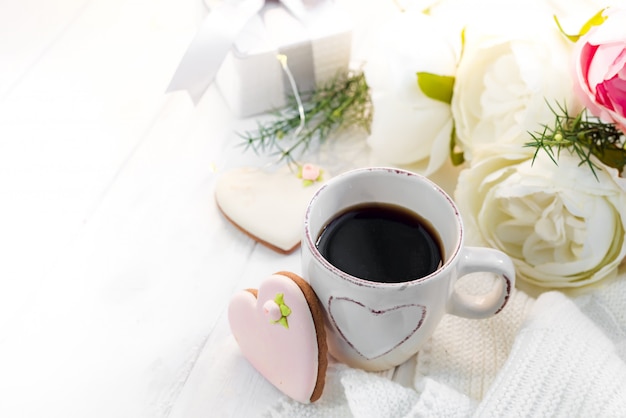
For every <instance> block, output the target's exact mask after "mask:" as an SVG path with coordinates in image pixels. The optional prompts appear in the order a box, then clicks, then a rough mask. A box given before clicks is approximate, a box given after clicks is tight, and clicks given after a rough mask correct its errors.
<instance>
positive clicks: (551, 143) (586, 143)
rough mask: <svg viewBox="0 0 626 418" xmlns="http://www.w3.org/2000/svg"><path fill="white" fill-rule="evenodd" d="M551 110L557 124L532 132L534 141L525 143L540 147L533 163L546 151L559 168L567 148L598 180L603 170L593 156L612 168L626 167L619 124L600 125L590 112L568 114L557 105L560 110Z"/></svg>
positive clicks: (601, 123) (544, 126)
mask: <svg viewBox="0 0 626 418" xmlns="http://www.w3.org/2000/svg"><path fill="white" fill-rule="evenodd" d="M548 107H549V108H550V110H551V111H552V113H553V114H554V117H555V119H554V124H553V125H551V126H549V125H543V130H542V131H537V132H534V133H533V132H530V136H531V137H532V139H533V142H528V143H526V144H525V146H527V147H534V148H536V151H535V154H534V156H533V162H534V161H535V159H536V158H537V155H538V153H539V151H540V150H543V151H545V152H546V153H547V154H548V156H549V157H550V159H551V160H552V161H553V162H554V163H555V164H557V165H558V162H557V161H558V157H559V154H560V152H561V150H563V149H566V150H569V151H570V152H572V153H573V154H575V155H576V156H578V158H580V165H587V166H588V167H589V168H590V169H591V171H592V173H593V175H594V176H595V177H596V179H597V178H598V175H597V173H596V169H600V167H599V166H598V165H597V164H594V162H593V161H592V157H591V156H592V155H593V156H595V157H597V158H598V160H600V161H601V162H602V163H604V164H606V165H607V166H609V167H613V168H616V169H618V170H619V171H620V172H621V171H622V169H623V168H624V165H626V150H625V149H624V141H625V138H624V133H623V132H621V131H620V130H619V129H618V128H617V127H616V126H615V124H612V123H604V122H600V121H599V120H598V119H597V118H595V117H590V116H589V115H588V113H587V110H586V109H583V110H582V111H581V112H580V113H578V114H577V115H575V116H571V115H570V114H569V113H568V110H567V106H565V105H561V104H558V103H557V108H556V109H555V108H554V107H552V106H550V104H549V103H548Z"/></svg>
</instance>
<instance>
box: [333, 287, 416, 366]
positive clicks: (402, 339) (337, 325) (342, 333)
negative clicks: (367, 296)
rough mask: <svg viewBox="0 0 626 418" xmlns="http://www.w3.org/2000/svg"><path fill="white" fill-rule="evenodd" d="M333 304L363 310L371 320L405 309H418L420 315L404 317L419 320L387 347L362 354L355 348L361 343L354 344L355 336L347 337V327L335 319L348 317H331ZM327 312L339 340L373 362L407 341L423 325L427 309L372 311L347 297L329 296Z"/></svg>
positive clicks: (401, 307) (396, 307)
mask: <svg viewBox="0 0 626 418" xmlns="http://www.w3.org/2000/svg"><path fill="white" fill-rule="evenodd" d="M333 302H335V306H336V304H337V303H340V302H341V303H343V304H344V306H351V307H354V308H355V309H360V310H361V311H363V310H365V311H366V312H367V314H368V316H371V317H373V318H382V317H383V316H386V315H392V314H394V313H395V314H397V313H400V311H401V310H406V309H411V308H417V309H419V310H420V311H421V315H419V314H417V315H415V314H413V315H410V316H409V315H406V316H404V317H405V318H406V317H414V318H419V319H418V321H417V323H416V324H415V325H414V326H413V327H412V328H410V329H408V330H407V329H404V330H401V332H399V333H398V335H399V337H397V338H395V339H394V341H393V342H392V343H391V344H390V345H389V346H388V347H384V348H383V349H382V350H380V349H379V350H378V351H374V352H373V353H372V352H370V353H364V351H365V350H364V349H363V348H361V349H357V348H356V347H357V346H360V347H364V345H363V343H362V342H361V343H357V344H355V342H354V337H355V335H349V334H351V333H350V332H349V331H348V329H349V327H348V326H347V324H342V322H344V321H341V320H339V321H338V320H337V318H347V317H349V316H350V315H340V316H335V315H333ZM344 309H345V308H344ZM350 309H352V308H350ZM327 310H328V313H329V317H330V320H331V322H332V325H333V326H334V327H335V329H336V330H337V332H338V333H339V335H340V336H341V338H342V339H343V340H344V341H345V342H346V344H348V346H350V348H352V350H354V351H355V352H356V353H358V354H359V355H360V356H361V357H363V358H364V359H366V360H374V359H377V358H380V357H383V356H384V355H386V354H388V353H390V352H391V351H393V350H395V349H396V348H398V347H400V346H401V345H402V344H404V343H405V342H406V341H408V340H409V339H410V338H411V337H412V336H413V335H414V334H415V333H416V332H417V331H418V330H419V329H420V328H421V327H422V324H423V323H424V319H425V318H426V313H427V308H426V306H424V305H419V304H414V303H407V304H402V305H396V306H392V307H389V308H385V309H372V308H371V307H369V306H367V305H365V304H364V303H362V302H359V301H357V300H354V299H352V298H349V297H342V296H339V297H335V296H331V297H330V298H329V299H328V308H327ZM407 328H409V327H407ZM357 336H358V334H357ZM380 351H382V352H380Z"/></svg>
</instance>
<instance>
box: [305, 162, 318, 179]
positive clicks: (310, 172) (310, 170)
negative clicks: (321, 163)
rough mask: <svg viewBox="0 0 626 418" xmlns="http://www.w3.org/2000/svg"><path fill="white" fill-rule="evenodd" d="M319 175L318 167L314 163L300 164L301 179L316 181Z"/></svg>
mask: <svg viewBox="0 0 626 418" xmlns="http://www.w3.org/2000/svg"><path fill="white" fill-rule="evenodd" d="M319 176H320V168H319V167H318V166H316V165H314V164H309V163H307V164H304V165H303V166H302V180H310V181H317V179H318V178H319Z"/></svg>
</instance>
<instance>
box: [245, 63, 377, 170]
mask: <svg viewBox="0 0 626 418" xmlns="http://www.w3.org/2000/svg"><path fill="white" fill-rule="evenodd" d="M302 106H303V108H304V109H303V114H304V124H302V117H301V113H300V109H299V103H298V101H297V100H296V97H295V96H294V95H291V96H289V99H288V103H287V105H286V106H285V108H283V109H279V110H278V111H276V112H274V115H275V119H274V120H272V121H270V122H259V123H258V124H257V128H256V130H255V131H250V132H245V133H244V134H240V137H241V138H242V139H243V141H244V142H243V144H242V145H244V146H245V149H252V150H254V151H255V152H257V153H270V154H273V155H277V156H278V157H279V162H280V161H286V162H287V163H295V162H296V160H297V157H298V156H300V155H302V154H304V153H305V152H306V151H308V150H309V148H310V147H311V145H312V144H313V143H314V142H320V143H321V142H323V141H325V140H326V139H327V138H328V137H329V136H330V135H331V134H332V133H333V132H335V131H338V130H340V129H342V128H345V127H348V126H356V127H360V128H362V129H364V130H365V131H367V132H368V133H369V131H370V126H371V123H372V116H373V115H372V111H373V108H372V101H371V97H370V91H369V86H368V84H367V81H366V79H365V74H364V73H363V72H362V71H346V72H343V73H339V74H338V75H337V76H336V77H334V78H333V79H331V80H330V81H329V82H328V83H326V84H323V85H321V86H319V87H317V88H316V89H315V90H314V91H312V92H309V93H304V94H302ZM301 125H302V126H301Z"/></svg>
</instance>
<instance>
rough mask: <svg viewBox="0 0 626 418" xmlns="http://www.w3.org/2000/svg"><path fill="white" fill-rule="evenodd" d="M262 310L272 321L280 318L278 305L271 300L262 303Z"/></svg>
mask: <svg viewBox="0 0 626 418" xmlns="http://www.w3.org/2000/svg"><path fill="white" fill-rule="evenodd" d="M263 312H265V315H267V316H268V317H269V319H270V321H272V322H276V321H278V320H280V318H281V317H282V316H283V314H282V313H281V312H280V306H278V304H277V303H276V302H275V301H273V300H268V301H267V302H265V303H264V304H263Z"/></svg>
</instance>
